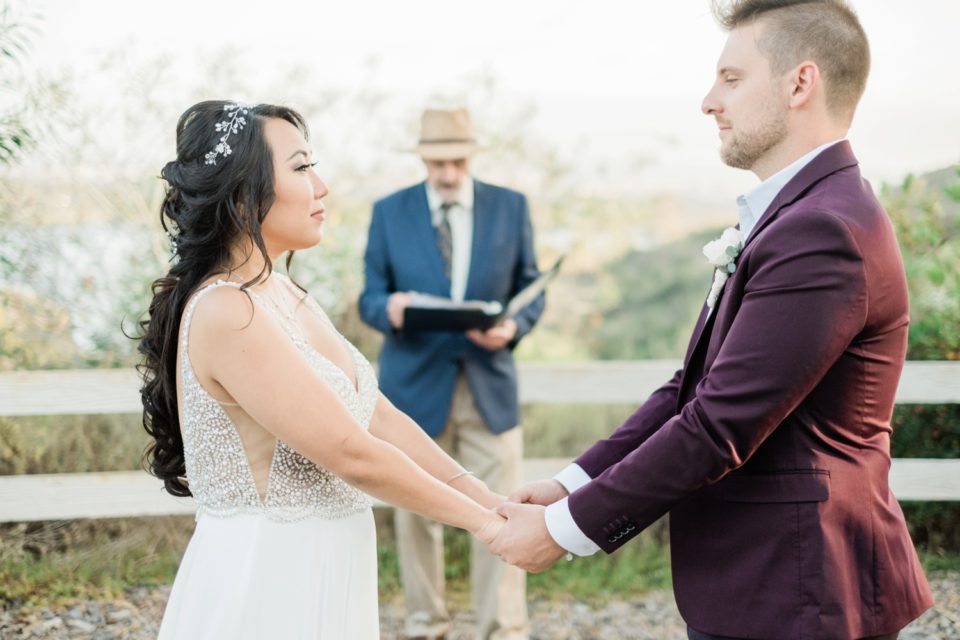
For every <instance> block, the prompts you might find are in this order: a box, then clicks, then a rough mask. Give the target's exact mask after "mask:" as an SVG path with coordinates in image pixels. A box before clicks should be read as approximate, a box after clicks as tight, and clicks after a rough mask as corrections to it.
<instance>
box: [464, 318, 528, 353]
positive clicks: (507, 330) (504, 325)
mask: <svg viewBox="0 0 960 640" xmlns="http://www.w3.org/2000/svg"><path fill="white" fill-rule="evenodd" d="M516 336H517V323H516V321H515V320H513V319H512V318H507V319H506V320H504V321H503V322H501V323H500V324H497V325H494V326H492V327H490V328H489V329H487V330H486V331H480V330H479V329H471V330H470V331H467V337H468V338H469V339H470V340H471V341H473V343H474V344H476V345H477V346H478V347H482V348H484V349H486V350H487V351H499V350H500V349H503V348H504V347H505V346H507V345H508V344H510V341H511V340H513V339H514V338H515V337H516Z"/></svg>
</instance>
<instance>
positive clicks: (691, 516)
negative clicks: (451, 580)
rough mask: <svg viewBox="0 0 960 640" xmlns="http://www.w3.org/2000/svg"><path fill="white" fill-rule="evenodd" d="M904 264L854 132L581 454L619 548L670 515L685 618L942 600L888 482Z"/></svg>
mask: <svg viewBox="0 0 960 640" xmlns="http://www.w3.org/2000/svg"><path fill="white" fill-rule="evenodd" d="M907 325H908V304H907V288H906V282H905V277H904V270H903V263H902V259H901V257H900V252H899V248H898V246H897V240H896V238H895V236H894V233H893V229H892V227H891V225H890V222H889V220H888V218H887V216H886V214H885V213H884V211H883V209H882V208H881V206H880V204H879V203H878V202H877V200H876V198H875V197H874V195H873V193H872V191H871V189H870V186H869V184H868V183H867V182H866V181H865V180H863V179H862V178H861V176H860V171H859V169H858V167H857V160H856V158H855V157H854V155H853V152H852V150H851V149H850V146H849V144H848V143H847V142H841V143H838V144H836V145H834V146H832V147H829V148H827V149H826V150H824V151H823V152H822V153H821V154H819V155H818V156H817V157H816V158H815V159H814V160H813V161H811V162H810V163H809V164H808V165H807V166H806V167H804V168H803V169H802V170H801V171H800V173H799V174H797V176H796V177H794V178H793V180H791V181H790V182H789V183H788V184H787V185H786V186H785V187H784V188H783V190H782V191H781V192H780V194H779V195H778V196H777V198H776V199H774V201H773V203H772V204H771V205H770V207H769V209H767V211H766V212H765V213H764V214H763V216H762V217H761V218H760V220H759V221H758V223H757V225H756V227H755V229H754V230H753V232H752V234H751V236H750V238H749V239H748V240H747V242H746V245H745V247H744V249H743V251H742V253H741V254H740V256H739V258H738V260H737V270H736V272H735V273H734V274H733V275H732V276H731V277H730V279H729V280H728V281H727V283H726V285H725V289H724V290H723V292H722V293H721V295H720V299H719V301H718V302H717V305H716V308H715V309H714V313H712V314H710V313H709V312H708V310H707V308H706V307H704V309H703V311H702V312H701V314H700V319H699V321H698V322H697V325H696V328H695V330H694V333H693V337H692V339H691V341H690V346H689V348H688V351H687V354H686V357H685V359H684V366H683V369H682V370H680V371H678V372H677V374H676V375H675V376H674V378H673V379H672V380H670V381H669V382H667V383H666V384H665V385H664V386H663V387H661V388H660V389H659V390H657V391H656V392H654V393H653V395H652V396H651V397H650V398H649V399H648V400H647V401H646V402H645V403H644V404H643V405H642V406H641V407H640V408H639V409H638V410H637V411H636V413H634V414H633V415H632V416H631V417H630V418H629V419H628V420H627V421H626V422H625V423H624V424H623V426H621V427H620V428H619V429H618V430H617V431H616V432H614V433H613V435H612V436H611V437H610V438H608V439H606V440H601V441H599V442H598V443H596V444H595V445H594V446H593V447H592V448H590V449H589V450H588V451H587V452H586V453H584V454H583V455H582V456H581V457H580V458H579V459H578V460H577V461H576V462H577V463H578V464H579V465H580V466H581V467H582V468H583V469H584V470H585V471H586V472H587V473H588V474H589V475H590V477H591V478H593V480H592V481H591V482H590V483H588V484H587V485H585V486H584V487H582V488H580V489H579V490H577V491H575V492H574V493H573V494H571V496H570V499H569V506H570V511H571V513H572V515H573V518H574V520H575V522H576V523H577V525H578V526H579V527H580V529H581V530H582V531H583V532H584V533H585V534H586V535H587V536H588V537H590V538H591V539H592V540H594V541H595V542H596V543H597V544H598V545H599V546H600V547H601V548H602V549H603V550H605V551H606V552H608V553H610V552H612V551H613V550H615V549H617V548H618V547H619V546H620V545H622V544H624V543H625V542H626V541H627V540H629V539H630V538H631V537H633V536H634V535H636V534H637V533H639V531H641V530H642V529H643V528H645V527H647V526H648V525H650V524H651V523H653V522H654V521H655V520H657V519H658V518H659V517H660V516H662V515H663V514H664V513H666V512H668V511H669V512H670V530H671V554H672V562H673V581H674V592H675V595H676V599H677V605H678V607H679V609H680V612H681V614H682V615H683V617H684V619H685V620H686V622H687V623H688V624H689V625H690V626H691V627H693V628H694V629H697V630H699V631H703V632H706V633H710V634H716V635H723V636H734V637H738V638H768V639H776V640H793V639H797V640H801V639H802V640H808V639H809V640H814V639H816V640H826V639H830V640H834V639H836V640H843V639H848V638H860V637H864V636H871V635H878V634H883V633H890V632H893V631H896V630H899V629H901V628H902V627H904V626H905V625H906V624H907V623H908V622H909V621H910V620H912V619H914V618H915V617H917V616H918V615H919V614H920V613H922V612H923V611H924V610H925V609H926V608H928V607H929V606H930V605H931V603H932V598H931V595H930V591H929V588H928V586H927V583H926V579H925V578H924V575H923V572H922V570H921V568H920V565H919V562H918V560H917V555H916V553H915V551H914V547H913V544H912V543H911V540H910V536H909V534H908V532H907V527H906V524H905V522H904V518H903V513H902V511H901V509H900V506H899V504H898V503H897V500H896V498H895V497H894V496H893V494H892V493H891V491H890V487H889V485H888V474H889V470H890V432H891V429H890V417H891V414H892V412H893V405H894V395H895V392H896V389H897V384H898V381H899V378H900V371H901V369H902V367H903V361H904V356H905V353H906V346H907Z"/></svg>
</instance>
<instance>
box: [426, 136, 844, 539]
mask: <svg viewBox="0 0 960 640" xmlns="http://www.w3.org/2000/svg"><path fill="white" fill-rule="evenodd" d="M838 142H840V140H834V141H833V142H828V143H826V144H824V145H821V146H819V147H817V148H816V149H814V150H813V151H810V152H809V153H807V154H806V155H804V156H803V157H801V158H800V159H798V160H796V161H795V162H793V163H792V164H790V165H788V166H787V167H785V168H783V169H781V170H780V171H778V172H777V173H775V174H773V175H772V176H770V177H769V178H767V179H766V180H764V181H763V182H761V183H760V184H759V185H757V186H756V187H755V188H754V189H752V190H751V191H750V192H749V193H747V194H744V195H741V196H738V197H737V206H738V208H739V217H740V232H741V233H742V234H743V237H744V239H745V240H746V239H748V238H749V237H750V233H751V232H752V231H753V228H754V227H755V226H756V225H757V221H758V220H760V216H762V215H763V214H764V212H765V211H766V210H767V207H769V206H770V204H771V203H772V202H773V200H774V198H776V197H777V194H779V193H780V191H781V190H782V189H783V188H784V187H785V186H787V183H788V182H790V181H791V180H793V178H794V177H795V176H796V175H797V174H798V173H800V171H801V170H802V169H803V168H804V167H805V166H807V165H808V164H809V163H810V161H811V160H813V159H814V158H816V157H817V156H818V155H820V152H821V151H823V150H825V149H826V148H827V147H831V146H833V145H835V144H837V143H838ZM438 206H439V205H438ZM553 478H554V480H556V481H557V482H559V483H560V484H562V485H563V487H564V488H565V489H566V490H567V492H568V493H573V492H574V491H576V490H577V489H579V488H580V487H582V486H583V485H585V484H587V483H588V482H590V481H591V480H592V478H591V477H590V476H589V475H588V474H587V472H586V471H584V470H583V468H582V467H581V466H580V465H578V464H576V463H573V464H570V465H567V467H566V468H565V469H564V470H563V471H561V472H560V473H558V474H557V475H555V476H554V477H553ZM544 517H545V518H546V521H547V531H549V532H550V536H551V537H553V539H554V540H555V541H556V542H557V544H559V545H560V546H561V547H563V548H564V549H566V550H567V551H569V552H571V553H575V554H577V555H578V556H589V555H593V554H594V553H596V552H597V551H599V550H600V547H598V546H597V543H595V542H594V541H593V540H591V539H590V538H588V537H587V536H585V535H584V533H583V531H581V530H580V527H578V526H577V523H576V522H575V521H574V519H573V516H572V515H571V514H570V506H569V505H568V504H567V498H564V499H563V500H560V501H559V502H555V503H553V504H552V505H550V506H548V507H547V510H546V512H545V514H544Z"/></svg>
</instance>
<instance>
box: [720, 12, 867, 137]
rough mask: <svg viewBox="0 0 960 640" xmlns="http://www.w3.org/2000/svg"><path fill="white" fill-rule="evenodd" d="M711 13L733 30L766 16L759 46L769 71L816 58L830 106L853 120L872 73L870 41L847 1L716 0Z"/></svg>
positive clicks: (777, 71)
mask: <svg viewBox="0 0 960 640" xmlns="http://www.w3.org/2000/svg"><path fill="white" fill-rule="evenodd" d="M713 12H714V15H715V16H716V17H717V21H718V22H719V23H720V24H721V25H722V26H723V27H724V28H725V29H727V30H729V31H732V30H734V29H736V28H737V27H740V26H742V25H744V24H749V23H751V22H753V21H755V20H763V22H764V26H765V30H764V33H763V35H762V36H761V37H760V39H759V41H758V42H757V48H758V49H759V50H760V51H761V52H762V53H763V54H764V55H765V56H766V57H767V59H768V60H769V61H770V69H771V71H772V72H773V73H774V74H778V75H779V74H783V73H786V72H787V71H788V70H789V69H790V68H791V67H793V66H795V65H797V64H799V63H801V62H803V61H804V60H812V61H813V62H815V63H816V64H817V66H818V67H819V68H820V73H821V76H822V77H823V80H824V86H825V92H826V93H825V95H826V100H827V109H828V110H829V112H830V113H831V114H832V115H833V116H834V117H837V118H843V119H846V121H847V122H848V123H849V121H850V120H852V118H853V112H854V111H855V110H856V108H857V103H858V102H859V101H860V97H861V96H862V95H863V90H864V88H865V87H866V85H867V75H868V74H869V73H870V45H869V43H868V42H867V35H866V33H865V32H864V30H863V27H862V26H861V25H860V20H859V18H857V14H856V13H855V12H854V11H853V9H852V8H851V7H850V5H848V4H847V3H846V2H845V1H844V0H727V1H723V0H713Z"/></svg>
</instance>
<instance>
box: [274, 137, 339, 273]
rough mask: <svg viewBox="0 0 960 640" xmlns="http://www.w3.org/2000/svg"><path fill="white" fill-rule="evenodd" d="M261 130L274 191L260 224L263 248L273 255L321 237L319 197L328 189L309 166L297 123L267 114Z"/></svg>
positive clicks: (305, 143)
mask: <svg viewBox="0 0 960 640" xmlns="http://www.w3.org/2000/svg"><path fill="white" fill-rule="evenodd" d="M263 133H264V138H265V139H266V141H267V144H268V145H269V146H270V150H271V151H272V153H273V189H274V193H275V200H274V202H273V206H271V207H270V210H269V211H268V212H267V215H266V217H265V218H264V219H263V224H262V225H261V233H262V234H263V241H264V244H266V246H267V252H268V253H269V254H270V255H271V256H277V255H279V254H280V253H283V252H284V251H294V250H297V249H307V248H309V247H312V246H314V245H315V244H317V243H318V242H320V240H321V239H322V238H323V221H324V216H325V215H326V210H325V209H324V206H323V202H322V199H323V197H324V196H326V195H327V193H328V192H329V191H328V190H327V185H325V184H324V183H323V181H322V180H320V177H319V176H317V174H316V172H315V171H314V170H313V161H312V158H311V154H310V148H309V146H308V145H307V141H306V140H305V139H304V137H303V134H302V133H301V132H300V130H299V129H297V127H295V126H293V125H292V124H290V123H289V122H287V121H286V120H283V119H280V118H271V119H269V120H267V122H266V123H265V124H264V131H263Z"/></svg>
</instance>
